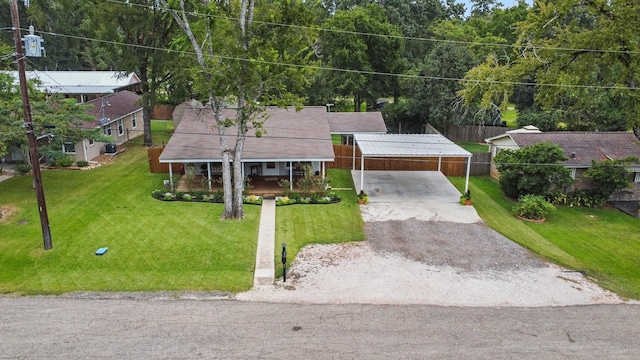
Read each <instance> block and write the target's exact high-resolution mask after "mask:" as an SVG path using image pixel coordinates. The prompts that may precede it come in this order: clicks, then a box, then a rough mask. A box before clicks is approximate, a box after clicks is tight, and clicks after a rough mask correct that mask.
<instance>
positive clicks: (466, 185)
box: [464, 157, 471, 194]
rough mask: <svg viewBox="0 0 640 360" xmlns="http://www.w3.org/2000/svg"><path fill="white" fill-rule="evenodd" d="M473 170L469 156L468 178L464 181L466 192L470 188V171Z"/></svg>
mask: <svg viewBox="0 0 640 360" xmlns="http://www.w3.org/2000/svg"><path fill="white" fill-rule="evenodd" d="M470 171H471V157H468V158H467V178H466V179H465V181H464V193H465V194H466V193H467V191H468V190H469V172H470Z"/></svg>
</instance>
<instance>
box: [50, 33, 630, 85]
mask: <svg viewBox="0 0 640 360" xmlns="http://www.w3.org/2000/svg"><path fill="white" fill-rule="evenodd" d="M39 32H40V33H42V34H48V35H52V36H58V37H67V38H72V39H77V40H84V41H92V42H98V43H103V44H110V45H116V46H126V47H132V48H142V49H147V50H156V51H164V52H168V53H171V52H173V53H177V54H182V55H191V56H195V55H196V53H195V52H194V51H185V50H180V51H178V50H173V49H167V48H160V47H154V46H148V45H136V44H130V43H124V42H119V41H113V40H100V39H95V38H88V37H85V36H76V35H66V34H60V33H55V32H49V31H39ZM215 56H216V57H217V58H220V59H224V60H229V61H244V62H252V63H259V64H263V65H277V66H287V67H295V68H302V69H311V70H318V71H332V72H343V73H355V74H364V75H377V76H394V77H399V78H406V79H419V80H437V81H456V82H467V83H476V84H505V85H523V86H541V87H555V88H579V89H601V90H632V91H636V90H640V88H629V87H626V86H615V85H612V86H608V85H580V84H545V83H535V82H522V81H500V80H486V79H465V78H452V77H444V76H428V75H412V74H398V73H385V72H378V71H365V70H354V69H343V68H335V67H325V66H315V65H302V64H291V63H284V62H277V61H266V60H259V59H249V58H241V57H233V56H224V55H215Z"/></svg>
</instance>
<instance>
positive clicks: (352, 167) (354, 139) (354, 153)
mask: <svg viewBox="0 0 640 360" xmlns="http://www.w3.org/2000/svg"><path fill="white" fill-rule="evenodd" d="M351 146H353V157H352V159H353V161H352V162H353V165H352V166H351V170H355V169H356V137H355V136H354V137H353V142H352V144H351Z"/></svg>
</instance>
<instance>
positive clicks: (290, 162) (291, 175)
mask: <svg viewBox="0 0 640 360" xmlns="http://www.w3.org/2000/svg"><path fill="white" fill-rule="evenodd" d="M289 191H293V161H289Z"/></svg>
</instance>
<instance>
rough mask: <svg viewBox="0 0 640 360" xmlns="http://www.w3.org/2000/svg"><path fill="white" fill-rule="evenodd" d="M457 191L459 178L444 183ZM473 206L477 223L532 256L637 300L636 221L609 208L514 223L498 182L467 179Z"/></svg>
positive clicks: (639, 245)
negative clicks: (478, 216)
mask: <svg viewBox="0 0 640 360" xmlns="http://www.w3.org/2000/svg"><path fill="white" fill-rule="evenodd" d="M449 179H450V180H451V182H452V183H454V185H456V187H457V188H458V189H462V187H463V185H464V179H463V178H456V177H451V178H449ZM470 189H471V193H472V197H473V205H474V207H475V208H476V210H477V211H478V213H479V214H480V216H481V217H482V218H483V220H484V221H485V222H486V223H487V224H488V225H489V226H490V227H492V228H493V229H495V230H497V231H498V232H500V233H501V234H503V235H505V236H506V237H508V238H510V239H512V240H513V241H515V242H517V243H519V244H520V245H522V246H524V247H526V248H529V249H531V250H532V251H534V252H535V253H537V254H539V255H541V256H543V257H545V258H547V259H549V260H551V261H553V262H555V263H557V264H560V265H563V266H566V267H569V268H571V269H574V270H580V271H584V272H585V273H586V274H587V275H588V276H590V277H592V278H594V279H595V280H596V281H597V282H598V284H599V285H600V286H602V287H604V288H606V289H609V290H611V291H613V292H615V293H617V294H618V295H620V296H622V297H627V298H633V299H640V262H639V261H638V259H640V233H638V225H640V220H638V219H636V218H633V217H631V216H629V215H626V214H624V213H622V212H620V211H617V210H611V209H588V208H571V207H558V209H557V211H556V212H555V213H554V214H551V215H549V216H547V220H546V222H544V223H543V224H534V223H529V222H523V221H520V220H517V219H516V218H515V217H514V216H513V213H512V212H511V207H512V206H513V204H514V202H513V201H511V200H509V199H506V198H505V197H504V196H503V195H502V192H501V191H500V188H499V185H498V182H497V181H496V180H494V179H492V178H489V177H473V178H472V180H471V184H470Z"/></svg>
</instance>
